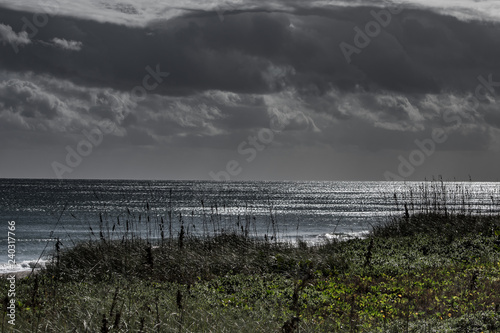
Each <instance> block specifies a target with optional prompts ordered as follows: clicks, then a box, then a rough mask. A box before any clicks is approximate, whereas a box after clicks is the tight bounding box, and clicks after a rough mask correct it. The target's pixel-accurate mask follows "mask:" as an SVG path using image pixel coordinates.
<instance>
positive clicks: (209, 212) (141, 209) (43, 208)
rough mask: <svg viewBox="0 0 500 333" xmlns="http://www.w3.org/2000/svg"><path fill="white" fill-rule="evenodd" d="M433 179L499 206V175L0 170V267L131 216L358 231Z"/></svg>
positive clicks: (285, 234)
mask: <svg viewBox="0 0 500 333" xmlns="http://www.w3.org/2000/svg"><path fill="white" fill-rule="evenodd" d="M430 188H435V189H439V190H438V191H434V192H432V191H428V192H429V193H437V192H441V193H442V192H445V193H448V194H447V195H446V197H443V198H438V199H439V200H441V201H442V200H445V201H446V204H447V206H448V207H456V208H457V210H458V209H468V210H469V211H470V212H471V213H493V212H498V207H499V206H500V190H499V188H500V183H493V182H446V183H440V182H432V183H430V182H427V183H422V182H335V181H241V182H215V181H140V180H63V181H60V180H47V179H0V231H1V230H2V229H3V232H0V235H1V234H3V236H2V237H0V248H1V249H2V251H0V253H1V254H2V255H1V256H0V273H2V272H10V271H21V270H29V269H30V268H31V267H33V266H34V265H35V264H36V263H37V262H38V264H43V263H44V262H46V261H47V260H49V259H50V255H51V253H53V251H54V247H55V244H56V242H57V240H59V242H60V243H59V244H60V246H61V248H62V249H64V248H68V247H71V246H74V244H76V243H78V242H81V241H88V240H93V239H99V237H100V236H101V234H100V233H103V235H104V236H105V237H106V238H119V237H120V235H123V232H125V230H126V228H127V227H126V225H127V221H128V222H129V228H130V229H131V230H130V231H131V232H132V231H133V232H134V233H135V234H136V235H140V236H141V237H145V238H149V239H153V240H154V239H159V237H160V233H159V230H160V229H159V225H160V224H161V223H162V222H161V221H162V220H163V225H165V226H167V225H168V227H165V228H164V232H165V234H166V235H167V236H166V237H169V235H170V234H172V235H173V236H174V237H176V236H177V235H178V233H179V231H180V227H181V224H182V225H183V226H184V228H185V230H186V231H187V232H188V233H189V234H192V235H204V234H210V233H213V232H214V229H215V232H217V231H220V230H225V231H235V230H238V231H239V230H240V228H243V226H245V228H246V226H248V225H250V228H249V230H250V232H249V234H250V236H254V237H264V236H268V237H273V238H274V237H276V238H277V239H278V240H279V241H291V242H293V241H295V240H297V239H298V238H300V239H302V240H304V241H307V242H310V243H317V242H321V241H323V240H326V239H332V238H349V237H363V236H365V235H366V234H367V233H368V232H369V231H370V230H371V228H372V226H374V225H378V224H380V223H384V222H385V221H387V220H388V218H390V217H391V216H397V215H402V214H403V213H404V205H403V201H404V198H403V197H402V196H406V197H407V200H408V201H411V202H413V203H416V204H417V206H418V203H419V202H421V201H422V196H420V197H419V193H420V195H421V194H422V193H424V192H425V190H424V189H427V190H429V189H430ZM443 189H444V190H443ZM442 190H443V191H442ZM395 193H397V196H396V198H395V196H394V194H395ZM410 197H411V199H408V198H410ZM429 197H431V196H430V195H429ZM464 198H467V202H464V201H463V199H464ZM427 199H432V198H428V197H426V200H427ZM434 199H435V198H434ZM419 200H420V201H419ZM439 200H438V201H439ZM410 209H415V210H416V209H418V207H417V208H416V207H414V206H413V207H410ZM9 221H15V228H16V229H15V232H14V233H15V236H13V238H14V240H15V259H16V265H15V266H13V267H11V266H10V265H7V262H8V260H9V257H8V250H7V249H8V226H9V224H8V222H9ZM11 236H12V235H11ZM11 243H12V239H11ZM11 252H12V251H11Z"/></svg>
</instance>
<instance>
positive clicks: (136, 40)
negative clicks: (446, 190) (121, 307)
mask: <svg viewBox="0 0 500 333" xmlns="http://www.w3.org/2000/svg"><path fill="white" fill-rule="evenodd" d="M124 10H125V11H127V12H129V14H127V15H136V14H134V11H133V9H131V8H128V7H127V8H125V9H124ZM372 10H376V11H378V10H380V7H379V6H377V7H375V6H370V7H360V6H355V7H349V6H344V7H328V8H304V7H300V4H297V3H294V2H290V3H288V5H287V8H286V10H284V9H282V8H278V9H276V10H270V9H266V8H262V7H259V6H255V7H254V8H252V9H250V10H243V9H235V8H229V10H228V11H224V21H223V22H221V20H220V19H219V17H218V15H216V13H213V12H207V11H204V10H201V11H196V12H194V11H190V12H188V13H187V14H183V15H180V16H175V17H172V18H170V19H168V20H167V19H164V20H162V19H157V20H154V21H150V22H149V23H148V24H144V25H139V26H126V25H116V24H109V23H100V22H98V21H94V20H83V19H75V18H70V17H63V16H51V17H50V20H49V23H48V24H47V25H46V26H44V27H43V28H41V27H40V28H39V29H38V28H37V33H36V37H34V38H33V42H32V43H24V44H17V45H23V46H24V47H23V48H22V49H20V52H18V53H17V54H16V53H15V52H14V50H13V49H12V46H11V45H10V43H12V40H14V39H12V38H17V40H23V38H24V37H25V38H26V39H27V37H28V33H30V32H31V33H32V32H33V31H30V30H32V28H30V27H27V26H25V27H24V28H25V29H27V31H26V32H22V29H23V26H24V23H23V20H22V18H23V17H30V15H29V13H26V12H15V11H10V10H5V9H2V10H0V22H3V23H4V24H3V25H1V26H0V36H1V37H0V38H3V39H2V40H3V41H4V45H3V46H1V45H0V49H1V51H0V63H1V66H2V71H0V127H1V128H10V131H11V132H9V135H10V139H9V140H10V141H9V142H11V141H12V140H13V139H12V131H14V130H16V131H18V132H17V135H16V136H15V138H16V139H15V141H17V142H18V143H20V145H22V144H24V145H26V146H27V145H36V144H37V142H36V140H34V137H37V136H40V137H43V138H44V140H45V141H46V142H56V141H58V140H59V141H61V142H63V143H61V147H63V148H64V144H65V142H75V140H78V139H79V138H81V131H82V130H84V129H87V130H88V129H91V128H93V127H94V126H96V124H97V123H98V122H99V121H102V120H103V119H109V120H110V121H112V122H113V123H115V124H116V128H117V130H116V132H114V133H112V134H111V135H110V136H109V137H108V138H107V140H106V143H105V145H103V147H100V149H103V150H104V151H105V152H108V153H110V154H111V153H112V152H114V151H118V150H120V151H123V150H133V149H135V148H133V147H147V149H151V150H152V151H153V150H154V151H156V152H158V150H161V149H167V148H166V147H168V149H170V148H171V147H175V149H185V150H186V151H190V152H192V153H193V154H197V156H217V158H215V157H210V158H211V159H213V160H214V161H213V164H212V165H218V164H217V163H219V162H220V161H219V160H218V159H223V160H224V159H225V158H226V157H227V158H229V159H231V158H233V157H234V155H235V154H237V152H236V150H237V147H238V144H239V143H240V142H242V141H244V140H246V139H247V138H248V136H250V135H255V133H257V132H258V131H259V130H260V129H262V128H268V127H269V126H270V124H271V123H272V121H273V119H275V117H277V116H278V117H280V119H281V120H282V122H283V130H282V131H281V132H280V133H277V134H276V135H275V138H274V140H273V142H272V144H270V145H269V147H268V148H266V149H267V150H268V151H272V152H275V154H272V153H269V155H266V156H268V157H266V158H268V161H274V162H277V160H276V159H278V157H277V156H281V157H280V158H281V161H284V160H288V157H287V158H285V157H283V156H284V154H285V152H286V153H289V154H291V155H292V156H298V157H296V158H297V161H299V162H300V163H303V161H301V158H300V156H299V155H300V153H299V152H301V151H303V149H310V150H311V151H315V152H317V154H316V153H315V154H316V155H315V156H319V154H320V153H319V152H321V151H323V152H325V154H328V152H331V151H332V150H333V151H335V152H342V153H346V154H348V153H352V152H354V153H356V154H361V155H363V154H364V155H363V156H369V155H370V154H374V153H377V154H388V152H393V151H399V152H400V151H407V150H411V149H414V140H415V139H416V138H420V139H422V138H426V137H429V136H430V135H431V133H432V130H433V129H434V128H443V129H444V130H445V131H446V133H447V134H448V135H449V137H450V138H449V140H448V141H447V142H446V143H444V144H443V145H442V146H440V149H442V150H446V151H449V152H456V153H457V154H458V153H460V152H462V151H465V150H471V151H476V152H488V151H493V150H494V147H495V144H496V143H498V142H500V134H499V131H498V129H499V128H500V127H499V126H500V125H499V124H500V122H499V119H500V118H499V117H498V115H497V114H498V111H497V110H498V106H499V103H498V102H497V100H496V99H498V98H496V96H493V95H495V94H496V93H498V92H494V93H493V94H491V95H492V96H489V99H488V100H487V101H482V102H481V103H479V105H478V106H477V107H476V108H473V109H471V108H470V107H468V106H467V105H466V104H467V103H465V102H464V101H466V99H467V97H469V98H470V97H471V96H473V94H474V92H475V88H476V86H477V85H478V81H477V77H478V75H483V76H484V77H487V76H488V75H489V74H491V75H492V77H493V80H494V81H495V82H500V63H499V62H498V60H497V59H498V58H499V56H500V41H499V40H498V38H497V36H498V32H499V30H500V25H499V24H497V23H488V24H485V23H484V22H481V21H474V20H469V21H464V20H459V19H457V18H455V17H452V16H446V15H442V14H437V13H435V12H433V11H429V10H424V9H422V8H420V9H416V8H413V9H411V8H406V9H405V10H404V11H403V12H402V13H401V14H398V15H394V16H393V17H392V21H391V24H390V25H388V26H387V27H386V28H384V29H383V30H382V31H381V33H380V34H379V35H378V36H376V37H374V38H373V39H372V40H371V42H370V44H369V45H368V46H367V47H366V48H364V49H363V50H362V52H361V53H360V54H354V55H353V58H352V62H351V64H348V63H347V62H346V59H345V58H344V55H343V54H342V52H341V50H340V48H339V44H340V43H341V42H347V43H353V38H354V36H355V34H356V32H355V31H354V30H353V28H354V27H356V26H358V27H361V28H364V26H365V24H366V23H367V22H369V21H370V20H373V17H372V16H371V14H370V11H372ZM31 16H32V15H31ZM2 27H4V28H2ZM10 27H12V28H10ZM8 28H10V30H9V29H8ZM2 29H3V30H2ZM14 31H21V32H19V33H15V32H14ZM5 36H12V37H11V39H8V37H5ZM27 40H28V41H29V39H27ZM6 41H8V42H6ZM68 51H74V52H68ZM157 64H158V66H159V67H158V68H160V70H161V71H164V72H169V73H170V75H169V76H168V77H165V78H164V80H163V82H161V84H160V85H159V86H158V87H157V88H155V89H154V90H152V91H149V92H148V95H147V96H146V98H145V99H144V100H141V101H137V100H135V99H134V97H133V96H132V89H133V88H134V87H137V86H141V85H142V84H143V79H144V77H145V75H147V74H148V71H147V70H146V67H147V66H150V67H151V68H156V65H157ZM496 89H497V90H498V88H496ZM446 112H451V114H453V115H455V116H458V117H460V119H461V123H460V125H459V126H455V125H454V124H453V123H450V122H446V121H445V120H444V114H445V113H446ZM26 133H29V135H24V134H26ZM0 136H2V135H0ZM2 138H4V139H5V138H6V134H3V137H2ZM37 140H39V141H43V140H40V139H39V138H38V139H37ZM21 143H22V144H21ZM62 150H63V151H64V149H62ZM152 154H153V153H152ZM221 156H223V157H221ZM384 156H385V155H384ZM184 158H186V160H188V158H187V157H184ZM189 160H192V159H190V158H189ZM317 161H320V159H318V160H317ZM394 161H397V160H396V159H394ZM313 162H314V161H313ZM179 163H180V162H179ZM270 163H271V162H270ZM304 163H305V162H304ZM318 163H319V162H318ZM379 165H382V163H380V164H379ZM207 167H208V164H207ZM370 174H372V173H370ZM381 174H382V173H380V175H381Z"/></svg>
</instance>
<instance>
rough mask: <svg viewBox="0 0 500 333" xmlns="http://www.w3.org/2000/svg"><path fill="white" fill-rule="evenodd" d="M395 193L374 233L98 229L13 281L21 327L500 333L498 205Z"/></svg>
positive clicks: (431, 189)
mask: <svg viewBox="0 0 500 333" xmlns="http://www.w3.org/2000/svg"><path fill="white" fill-rule="evenodd" d="M409 192H411V195H409ZM449 195H454V196H458V197H459V198H461V199H463V200H462V201H461V202H462V204H461V205H460V206H457V205H451V204H449V203H450V202H451V200H449V198H448V197H447V196H449ZM460 195H462V196H463V197H460ZM394 199H395V200H396V201H397V202H398V205H399V206H400V207H401V213H400V214H398V215H395V216H393V217H392V218H390V219H388V220H387V221H386V223H384V224H382V225H379V226H375V227H374V228H373V230H372V232H371V233H370V234H369V235H368V236H367V237H366V238H363V239H349V240H344V241H340V240H330V241H325V242H323V243H319V244H314V245H311V244H308V243H306V242H304V241H301V240H298V241H297V242H294V243H290V242H284V241H281V240H279V239H276V238H275V237H274V236H273V237H271V236H268V235H265V236H264V237H257V236H256V235H251V234H250V233H249V232H248V230H251V228H250V227H249V226H248V225H246V226H245V228H239V227H236V228H233V229H227V228H226V229H225V230H218V229H215V232H213V233H211V234H209V233H204V234H203V235H202V236H200V235H194V234H191V233H189V232H188V231H187V230H186V231H184V229H183V228H181V229H180V230H179V231H178V232H176V233H172V232H170V233H167V234H165V233H163V234H162V233H161V231H164V230H167V229H168V228H163V227H161V224H157V226H158V230H156V231H155V232H156V235H157V236H159V237H149V236H146V237H139V236H137V235H136V234H134V232H132V231H130V230H133V228H132V227H130V230H124V232H123V234H122V235H121V237H107V236H106V235H107V233H106V232H103V230H100V231H99V237H96V238H95V239H92V240H90V241H88V242H82V243H79V244H77V245H76V246H75V247H72V248H70V249H66V250H64V251H63V250H60V249H58V250H57V251H55V252H54V254H53V259H52V261H51V262H50V263H49V264H48V265H47V267H46V268H45V269H44V270H42V271H40V272H39V274H36V275H33V276H30V277H29V278H26V279H22V280H19V281H18V283H17V295H18V298H17V301H18V307H17V311H18V312H17V317H16V318H17V320H16V326H15V330H13V331H17V332H69V331H71V332H498V331H500V311H499V305H500V278H499V276H500V217H499V214H498V210H497V208H498V207H496V206H495V205H492V208H491V210H490V211H488V212H483V213H479V212H477V211H475V210H474V208H473V207H474V206H473V205H472V204H470V202H471V200H472V198H471V197H470V196H469V194H468V193H467V191H465V190H464V189H460V188H459V189H453V190H452V191H451V192H450V190H449V189H446V188H445V186H444V184H443V183H433V184H430V185H425V186H424V185H423V186H422V187H421V188H419V189H410V190H409V191H408V192H405V193H395V198H394ZM455 202H456V201H455ZM213 219H215V218H213ZM207 220H209V218H207ZM247 220H248V221H251V220H252V219H251V218H248V219H247ZM228 230H229V231H228ZM96 234H97V232H96ZM152 234H155V233H152ZM148 235H150V234H148ZM271 238H272V239H271ZM1 287H2V288H4V289H5V290H6V288H7V282H3V283H2V285H1ZM6 319H7V318H6V317H5V316H4V320H3V324H2V331H5V332H9V331H11V330H12V328H13V327H12V326H9V325H8V324H7V320H6Z"/></svg>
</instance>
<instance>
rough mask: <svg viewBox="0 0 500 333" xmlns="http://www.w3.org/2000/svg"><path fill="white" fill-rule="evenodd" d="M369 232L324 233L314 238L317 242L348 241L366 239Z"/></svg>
mask: <svg viewBox="0 0 500 333" xmlns="http://www.w3.org/2000/svg"><path fill="white" fill-rule="evenodd" d="M369 233H370V232H369V231H366V230H363V231H356V232H354V231H353V232H332V233H328V232H327V233H324V234H321V235H318V236H316V239H317V240H318V241H322V240H334V239H336V240H348V239H353V238H366V237H367V236H368V234H369Z"/></svg>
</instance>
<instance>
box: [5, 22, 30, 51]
mask: <svg viewBox="0 0 500 333" xmlns="http://www.w3.org/2000/svg"><path fill="white" fill-rule="evenodd" d="M0 41H1V42H2V44H3V45H6V44H10V45H12V46H14V47H17V46H22V45H27V44H30V43H31V40H30V39H29V38H28V33H27V32H26V31H21V32H19V33H16V32H15V31H14V30H12V27H10V26H8V25H5V24H0ZM15 50H17V48H16V49H15Z"/></svg>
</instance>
